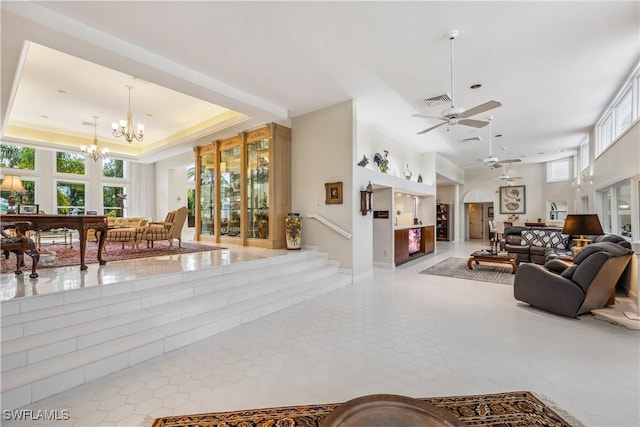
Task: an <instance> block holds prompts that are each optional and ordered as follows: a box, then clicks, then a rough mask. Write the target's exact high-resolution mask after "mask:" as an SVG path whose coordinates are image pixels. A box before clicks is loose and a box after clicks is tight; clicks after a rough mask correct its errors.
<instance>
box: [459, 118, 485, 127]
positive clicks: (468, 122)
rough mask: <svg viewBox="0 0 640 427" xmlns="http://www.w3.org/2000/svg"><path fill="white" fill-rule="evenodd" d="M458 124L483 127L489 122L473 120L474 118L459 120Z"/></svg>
mask: <svg viewBox="0 0 640 427" xmlns="http://www.w3.org/2000/svg"><path fill="white" fill-rule="evenodd" d="M458 124H461V125H465V126H472V127H474V128H483V127H485V126H486V125H488V124H489V122H485V121H482V120H473V119H462V120H458Z"/></svg>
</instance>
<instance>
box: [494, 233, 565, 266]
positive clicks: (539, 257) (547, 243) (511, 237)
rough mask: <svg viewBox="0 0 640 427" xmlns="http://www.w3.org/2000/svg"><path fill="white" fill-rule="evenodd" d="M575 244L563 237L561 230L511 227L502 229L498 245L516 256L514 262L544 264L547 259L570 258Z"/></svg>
mask: <svg viewBox="0 0 640 427" xmlns="http://www.w3.org/2000/svg"><path fill="white" fill-rule="evenodd" d="M574 244H575V243H574V242H573V240H572V239H571V238H570V236H567V235H563V234H562V229H561V228H552V227H526V226H512V227H506V228H505V229H504V235H503V238H502V242H501V244H500V246H501V248H502V249H503V250H505V251H507V252H509V253H510V254H516V262H517V263H518V264H519V263H521V262H533V263H536V264H541V265H542V264H544V263H545V262H546V261H547V259H548V258H554V257H558V256H563V255H567V256H571V255H572V252H571V246H573V245H574Z"/></svg>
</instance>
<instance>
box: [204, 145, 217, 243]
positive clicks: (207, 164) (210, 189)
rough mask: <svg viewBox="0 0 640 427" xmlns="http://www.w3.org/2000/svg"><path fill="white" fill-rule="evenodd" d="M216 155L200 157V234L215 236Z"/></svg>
mask: <svg viewBox="0 0 640 427" xmlns="http://www.w3.org/2000/svg"><path fill="white" fill-rule="evenodd" d="M215 172H216V171H215V153H211V154H206V155H203V156H201V157H200V234H201V235H205V236H213V235H214V234H215V227H214V221H215V212H216V210H215V203H216V198H215V191H216V190H215V179H216V174H215Z"/></svg>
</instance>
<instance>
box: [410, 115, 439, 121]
mask: <svg viewBox="0 0 640 427" xmlns="http://www.w3.org/2000/svg"><path fill="white" fill-rule="evenodd" d="M412 117H421V118H423V119H438V120H444V121H445V122H446V121H447V119H446V118H444V117H439V116H428V115H426V114H414V115H413V116H412Z"/></svg>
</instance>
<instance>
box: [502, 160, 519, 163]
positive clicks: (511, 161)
mask: <svg viewBox="0 0 640 427" xmlns="http://www.w3.org/2000/svg"><path fill="white" fill-rule="evenodd" d="M521 161H522V159H504V160H500V163H520V162H521Z"/></svg>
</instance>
